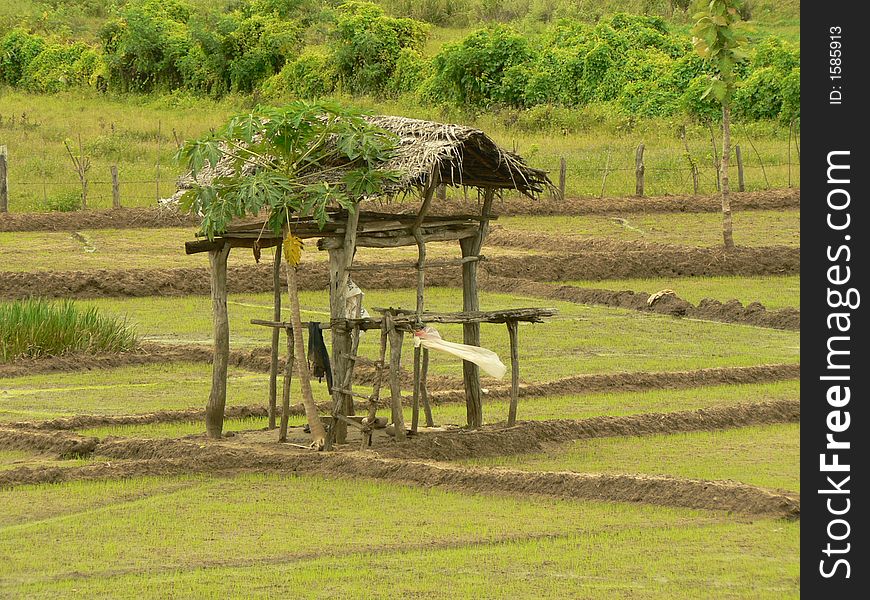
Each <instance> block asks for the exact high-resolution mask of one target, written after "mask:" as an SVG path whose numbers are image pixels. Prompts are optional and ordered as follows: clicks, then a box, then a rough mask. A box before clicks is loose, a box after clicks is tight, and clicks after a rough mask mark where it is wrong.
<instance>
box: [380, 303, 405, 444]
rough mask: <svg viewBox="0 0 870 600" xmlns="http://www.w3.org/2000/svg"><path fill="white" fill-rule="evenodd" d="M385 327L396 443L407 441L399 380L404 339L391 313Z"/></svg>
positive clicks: (385, 316)
mask: <svg viewBox="0 0 870 600" xmlns="http://www.w3.org/2000/svg"><path fill="white" fill-rule="evenodd" d="M384 327H386V328H387V332H388V335H389V337H390V407H391V408H392V416H393V428H394V429H395V434H396V436H395V437H396V441H397V442H401V441H403V440H404V439H405V415H404V414H403V413H402V385H401V381H400V379H399V377H400V371H399V370H400V369H401V368H402V367H401V363H402V338H403V337H404V335H403V334H402V332H401V331H399V330H398V329H396V328H395V327H394V326H393V317H392V315H391V314H390V313H389V312H385V313H384Z"/></svg>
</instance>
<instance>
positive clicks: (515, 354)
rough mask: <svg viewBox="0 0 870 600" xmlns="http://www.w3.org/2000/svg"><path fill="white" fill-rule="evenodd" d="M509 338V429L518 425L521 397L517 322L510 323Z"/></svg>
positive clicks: (508, 323)
mask: <svg viewBox="0 0 870 600" xmlns="http://www.w3.org/2000/svg"><path fill="white" fill-rule="evenodd" d="M507 328H508V336H509V337H510V342H511V403H510V408H508V419H507V424H508V427H513V426H514V425H516V424H517V402H518V400H519V397H520V359H519V350H518V341H517V337H518V332H517V329H518V326H517V322H516V321H508V322H507Z"/></svg>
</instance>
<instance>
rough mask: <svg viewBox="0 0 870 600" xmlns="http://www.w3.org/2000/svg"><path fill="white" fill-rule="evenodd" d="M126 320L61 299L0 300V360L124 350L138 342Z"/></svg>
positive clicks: (132, 347)
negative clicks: (59, 300)
mask: <svg viewBox="0 0 870 600" xmlns="http://www.w3.org/2000/svg"><path fill="white" fill-rule="evenodd" d="M137 342H138V340H137V337H136V333H135V331H134V330H133V328H132V327H130V326H129V325H128V324H127V322H126V321H125V320H121V319H117V318H112V317H106V316H103V315H101V314H100V313H98V312H97V309H96V308H93V307H90V308H86V309H82V308H79V307H78V306H77V305H76V304H75V303H73V302H71V301H69V300H64V301H62V302H51V301H48V300H43V299H29V300H20V301H15V302H11V303H0V362H8V361H11V360H14V359H16V358H24V357H27V358H38V357H42V356H62V355H65V354H73V353H85V352H87V353H93V352H124V351H127V350H133V349H135V348H136V345H137Z"/></svg>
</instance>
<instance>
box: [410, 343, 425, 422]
mask: <svg viewBox="0 0 870 600" xmlns="http://www.w3.org/2000/svg"><path fill="white" fill-rule="evenodd" d="M421 351H422V348H421V347H420V346H417V345H415V346H414V396H413V397H412V400H411V433H412V434H415V433H417V423H419V421H420V393H421V392H420V388H421V386H420V370H421V369H420V362H421V354H420V353H421Z"/></svg>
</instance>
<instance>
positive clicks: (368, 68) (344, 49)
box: [330, 2, 428, 96]
mask: <svg viewBox="0 0 870 600" xmlns="http://www.w3.org/2000/svg"><path fill="white" fill-rule="evenodd" d="M427 35H428V26H427V25H426V24H425V23H422V22H420V21H415V20H413V19H407V18H403V19H395V18H393V17H388V16H386V15H385V14H384V11H383V9H381V7H379V6H377V5H375V4H372V3H370V2H348V3H346V4H342V5H341V6H340V7H339V9H338V19H337V21H336V27H335V33H334V36H333V40H332V43H331V46H330V48H331V50H332V57H333V61H334V64H335V67H336V70H337V72H338V75H339V77H340V79H341V81H342V85H343V89H344V90H345V91H348V92H351V93H353V94H372V95H374V96H381V95H383V93H384V90H385V89H386V88H387V85H388V82H389V81H390V79H391V78H392V77H393V74H394V72H395V70H396V66H397V64H398V62H399V59H400V57H401V56H402V51H403V50H411V51H416V52H422V50H423V43H424V42H425V41H426V37H427Z"/></svg>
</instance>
